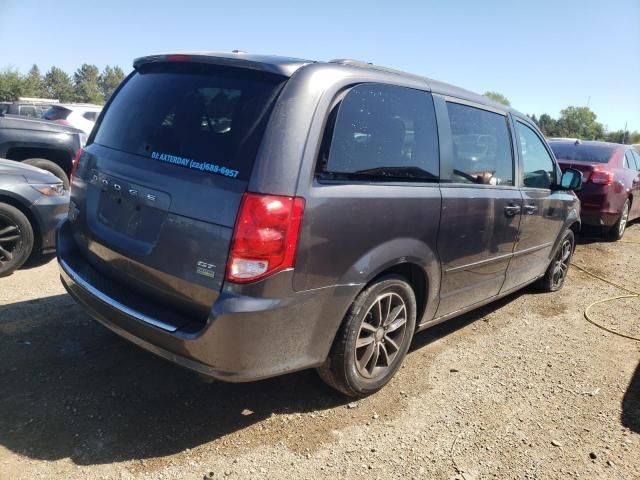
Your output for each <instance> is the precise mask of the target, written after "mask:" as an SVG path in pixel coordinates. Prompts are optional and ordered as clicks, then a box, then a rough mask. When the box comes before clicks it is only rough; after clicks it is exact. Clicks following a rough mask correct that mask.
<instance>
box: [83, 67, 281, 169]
mask: <svg viewBox="0 0 640 480" xmlns="http://www.w3.org/2000/svg"><path fill="white" fill-rule="evenodd" d="M285 80H286V78H284V77H281V76H277V75H272V74H266V73H262V72H256V71H252V70H247V69H239V68H229V67H219V66H212V65H199V64H192V63H180V64H177V63H176V64H154V65H148V66H146V67H145V66H143V67H141V69H140V70H139V71H138V72H136V73H135V74H134V75H133V76H132V77H130V78H129V79H128V80H127V81H126V83H125V84H124V85H123V86H122V88H121V89H120V90H119V91H118V93H117V94H116V95H115V97H114V98H113V100H112V102H111V104H110V105H109V107H108V109H107V111H106V112H105V114H104V116H103V118H102V120H101V123H100V125H99V127H98V129H97V132H96V135H95V138H94V141H95V142H96V143H98V144H100V145H103V146H105V147H109V148H113V149H116V150H122V151H125V152H129V153H134V154H137V155H140V156H144V157H148V158H152V159H154V160H157V161H160V162H164V163H166V164H167V168H173V169H175V168H178V167H186V168H189V169H192V170H200V171H202V172H204V173H208V174H216V175H224V176H227V177H230V178H239V179H243V180H246V179H248V177H249V174H250V172H251V169H252V167H253V161H254V159H255V156H256V152H257V148H258V145H259V142H260V140H261V138H262V134H263V132H264V130H265V127H266V124H267V121H268V117H269V114H270V111H271V107H272V105H273V103H274V102H275V99H276V97H277V95H278V93H279V91H280V89H281V87H282V85H283V84H284V82H285Z"/></svg>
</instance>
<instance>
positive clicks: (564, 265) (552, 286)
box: [536, 230, 576, 292]
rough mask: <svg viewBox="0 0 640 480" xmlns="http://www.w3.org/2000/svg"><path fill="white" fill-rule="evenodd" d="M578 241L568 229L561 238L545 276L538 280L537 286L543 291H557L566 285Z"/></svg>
mask: <svg viewBox="0 0 640 480" xmlns="http://www.w3.org/2000/svg"><path fill="white" fill-rule="evenodd" d="M575 245H576V241H575V235H574V234H573V231H572V230H567V232H566V233H565V234H564V235H563V237H562V240H560V245H559V246H558V250H557V251H556V253H555V255H554V256H553V260H551V263H549V267H547V271H546V272H545V273H544V276H543V277H542V278H541V279H540V280H538V281H537V282H536V287H537V288H538V289H539V290H541V291H543V292H557V291H558V290H560V289H561V288H562V287H563V286H564V282H565V280H566V279H567V273H568V272H569V265H571V257H572V256H573V250H574V249H575Z"/></svg>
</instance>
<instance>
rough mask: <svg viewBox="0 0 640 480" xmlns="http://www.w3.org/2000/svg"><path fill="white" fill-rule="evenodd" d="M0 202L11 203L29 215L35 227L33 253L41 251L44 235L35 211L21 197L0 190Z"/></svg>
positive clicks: (28, 218)
mask: <svg viewBox="0 0 640 480" xmlns="http://www.w3.org/2000/svg"><path fill="white" fill-rule="evenodd" d="M0 203H6V204H7V205H11V206H12V207H14V208H16V209H18V210H20V212H21V213H22V214H23V215H24V216H25V217H27V220H29V223H30V224H31V228H32V229H33V249H32V251H31V254H32V255H33V254H34V253H35V252H39V251H40V250H41V248H42V245H41V243H42V235H41V230H40V224H39V222H38V219H37V218H36V216H35V215H34V213H33V212H32V211H31V210H30V209H29V207H27V206H26V205H25V204H24V203H23V202H21V201H20V200H19V199H17V198H15V197H12V196H10V195H7V194H6V193H3V192H0Z"/></svg>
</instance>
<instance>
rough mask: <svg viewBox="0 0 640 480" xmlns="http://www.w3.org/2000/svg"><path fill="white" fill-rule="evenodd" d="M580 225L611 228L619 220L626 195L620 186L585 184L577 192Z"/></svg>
mask: <svg viewBox="0 0 640 480" xmlns="http://www.w3.org/2000/svg"><path fill="white" fill-rule="evenodd" d="M578 198H579V199H580V204H581V214H580V216H581V218H582V223H583V224H585V225H591V226H604V227H611V226H613V225H614V224H615V223H616V222H617V221H618V218H620V212H621V211H622V206H623V205H624V202H625V200H626V199H627V194H626V192H625V191H624V189H623V188H622V186H621V185H617V184H616V185H594V184H591V183H589V184H587V185H585V187H584V188H583V189H582V190H581V191H580V192H578Z"/></svg>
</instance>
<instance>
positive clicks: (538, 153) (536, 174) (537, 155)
mask: <svg viewBox="0 0 640 480" xmlns="http://www.w3.org/2000/svg"><path fill="white" fill-rule="evenodd" d="M516 132H517V133H518V138H519V139H520V153H521V154H522V177H523V178H522V182H523V185H524V186H525V187H529V188H550V187H551V184H552V183H553V181H554V179H555V175H556V173H555V164H554V163H553V159H552V158H551V155H549V152H548V151H547V149H546V148H545V147H544V144H543V143H542V140H540V137H538V135H537V134H536V133H535V132H534V131H533V130H532V129H531V128H529V127H528V126H526V125H525V124H523V123H520V122H516Z"/></svg>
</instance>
